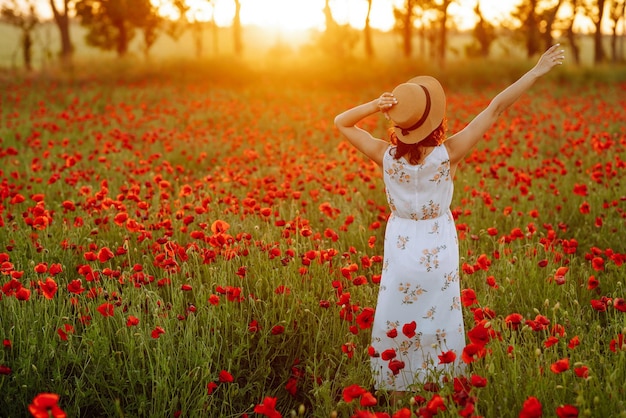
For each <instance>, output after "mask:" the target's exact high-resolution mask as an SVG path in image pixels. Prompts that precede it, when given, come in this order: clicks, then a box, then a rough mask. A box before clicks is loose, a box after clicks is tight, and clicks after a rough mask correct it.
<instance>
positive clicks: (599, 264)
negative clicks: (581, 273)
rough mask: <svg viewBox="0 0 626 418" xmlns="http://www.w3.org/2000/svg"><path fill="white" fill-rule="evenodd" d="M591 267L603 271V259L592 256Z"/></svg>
mask: <svg viewBox="0 0 626 418" xmlns="http://www.w3.org/2000/svg"><path fill="white" fill-rule="evenodd" d="M591 267H593V269H594V270H595V271H603V270H604V259H603V258H602V257H594V258H593V259H592V260H591Z"/></svg>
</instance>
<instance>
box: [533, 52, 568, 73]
mask: <svg viewBox="0 0 626 418" xmlns="http://www.w3.org/2000/svg"><path fill="white" fill-rule="evenodd" d="M564 59H565V51H564V50H563V49H561V45H560V44H555V45H552V46H551V47H550V48H548V50H547V51H546V52H544V53H543V55H542V56H541V58H539V62H537V65H535V68H534V71H535V74H537V76H542V75H544V74H545V73H547V72H548V71H550V70H551V69H552V68H553V67H555V66H557V65H561V64H563V60H564Z"/></svg>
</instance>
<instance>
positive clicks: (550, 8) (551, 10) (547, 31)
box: [537, 0, 563, 50]
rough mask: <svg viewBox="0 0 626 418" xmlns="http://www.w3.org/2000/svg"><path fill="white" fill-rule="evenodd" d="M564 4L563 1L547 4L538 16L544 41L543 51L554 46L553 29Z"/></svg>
mask: <svg viewBox="0 0 626 418" xmlns="http://www.w3.org/2000/svg"><path fill="white" fill-rule="evenodd" d="M562 4H563V0H558V1H556V3H551V4H550V3H547V4H545V5H544V8H543V9H542V10H540V11H539V12H538V13H537V15H538V17H539V19H538V23H539V27H538V29H539V31H540V33H541V37H542V39H543V49H544V50H545V49H548V48H550V47H551V46H552V44H554V38H553V37H552V29H553V27H554V24H555V21H556V16H557V14H558V12H559V9H560V8H561V5H562Z"/></svg>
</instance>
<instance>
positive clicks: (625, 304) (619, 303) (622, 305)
mask: <svg viewBox="0 0 626 418" xmlns="http://www.w3.org/2000/svg"><path fill="white" fill-rule="evenodd" d="M613 307H614V308H615V309H617V310H618V311H620V312H626V301H625V300H624V298H615V299H613Z"/></svg>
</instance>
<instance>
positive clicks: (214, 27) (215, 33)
mask: <svg viewBox="0 0 626 418" xmlns="http://www.w3.org/2000/svg"><path fill="white" fill-rule="evenodd" d="M211 31H212V32H213V55H215V56H217V55H218V54H219V49H220V43H219V28H218V27H217V23H215V18H213V19H212V20H211Z"/></svg>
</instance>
